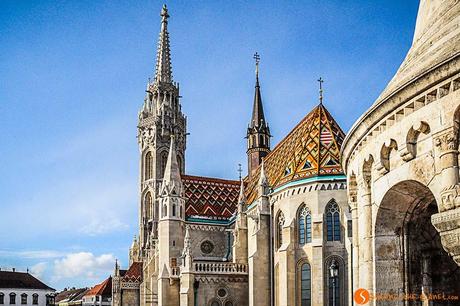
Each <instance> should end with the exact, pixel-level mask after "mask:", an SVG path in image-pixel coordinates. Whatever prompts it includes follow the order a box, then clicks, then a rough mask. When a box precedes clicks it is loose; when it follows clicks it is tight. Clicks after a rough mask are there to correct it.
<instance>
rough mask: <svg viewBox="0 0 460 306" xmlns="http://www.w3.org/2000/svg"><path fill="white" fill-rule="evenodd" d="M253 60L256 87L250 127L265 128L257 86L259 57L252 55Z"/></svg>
mask: <svg viewBox="0 0 460 306" xmlns="http://www.w3.org/2000/svg"><path fill="white" fill-rule="evenodd" d="M254 59H255V61H256V86H255V92H254V105H253V107H252V118H251V123H250V127H252V128H253V127H262V126H263V127H266V123H265V115H264V108H263V105H262V95H261V94H260V84H259V62H260V55H259V54H258V53H257V52H256V53H255V54H254Z"/></svg>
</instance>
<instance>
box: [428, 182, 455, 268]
mask: <svg viewBox="0 0 460 306" xmlns="http://www.w3.org/2000/svg"><path fill="white" fill-rule="evenodd" d="M455 190H456V192H457V191H458V186H457V188H455ZM431 223H432V224H433V226H434V227H435V228H436V230H437V231H438V232H439V234H440V236H441V243H442V245H443V248H444V249H445V250H446V251H447V252H448V253H449V255H451V256H452V258H453V259H454V260H455V262H456V263H457V264H458V265H460V207H457V208H455V209H451V210H448V211H444V212H440V213H437V214H434V215H432V216H431Z"/></svg>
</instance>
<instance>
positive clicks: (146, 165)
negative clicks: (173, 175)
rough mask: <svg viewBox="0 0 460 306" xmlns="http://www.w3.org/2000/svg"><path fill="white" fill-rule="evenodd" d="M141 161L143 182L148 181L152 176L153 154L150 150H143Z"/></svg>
mask: <svg viewBox="0 0 460 306" xmlns="http://www.w3.org/2000/svg"><path fill="white" fill-rule="evenodd" d="M143 161H144V162H143V163H142V164H143V174H144V180H149V179H151V178H152V176H153V153H152V151H151V150H148V149H147V150H145V152H144V156H143Z"/></svg>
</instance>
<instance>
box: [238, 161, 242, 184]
mask: <svg viewBox="0 0 460 306" xmlns="http://www.w3.org/2000/svg"><path fill="white" fill-rule="evenodd" d="M237 171H238V175H239V178H240V181H241V178H242V176H241V173H243V169H242V168H241V164H238V170H237Z"/></svg>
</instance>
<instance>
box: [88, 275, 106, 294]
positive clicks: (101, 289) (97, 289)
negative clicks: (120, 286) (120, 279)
mask: <svg viewBox="0 0 460 306" xmlns="http://www.w3.org/2000/svg"><path fill="white" fill-rule="evenodd" d="M93 295H112V277H111V276H110V277H109V278H107V279H106V280H105V281H103V282H102V283H100V284H98V285H96V286H94V287H93V288H91V289H90V290H89V291H88V292H87V293H86V294H85V296H93Z"/></svg>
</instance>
